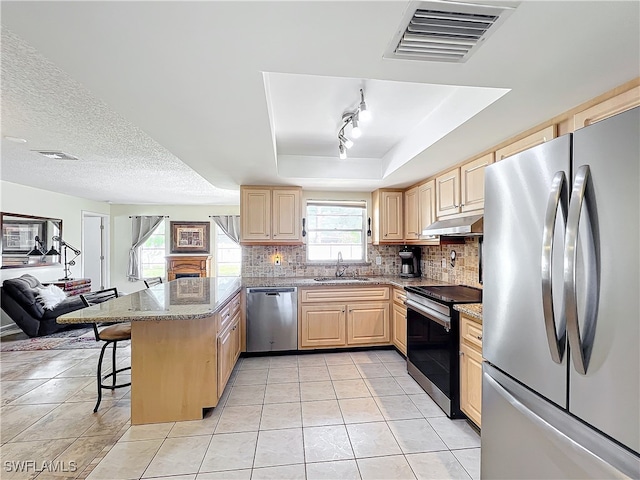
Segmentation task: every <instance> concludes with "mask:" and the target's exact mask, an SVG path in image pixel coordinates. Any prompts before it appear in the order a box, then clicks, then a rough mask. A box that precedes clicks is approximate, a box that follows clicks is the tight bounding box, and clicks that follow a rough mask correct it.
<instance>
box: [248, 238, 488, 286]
mask: <svg viewBox="0 0 640 480" xmlns="http://www.w3.org/2000/svg"><path fill="white" fill-rule="evenodd" d="M306 248H307V247H306V245H285V246H271V245H269V246H267V245H257V246H243V247H242V276H246V277H325V276H327V277H330V276H333V275H335V271H336V265H335V263H333V262H328V263H323V264H320V265H318V264H307V262H306V258H307V255H306ZM400 248H401V246H399V245H368V246H367V255H368V259H369V262H370V263H368V264H351V265H350V264H349V262H348V261H347V262H344V263H345V265H348V268H347V270H346V272H345V273H346V275H351V274H353V272H354V271H357V273H358V275H361V276H365V275H398V274H399V272H400V257H399V256H398V251H399V250H400ZM478 249H479V241H478V238H477V237H468V238H466V239H465V243H464V244H445V245H439V246H423V247H422V259H421V269H422V276H423V277H425V278H430V279H434V280H443V281H445V282H450V283H456V284H463V285H470V286H473V287H481V286H482V285H481V284H480V283H479V279H478V272H479V267H478V260H479V256H478ZM452 250H455V251H456V261H455V265H454V266H453V267H452V266H451V264H450V255H451V251H452ZM276 254H277V255H279V256H280V258H281V265H279V266H276V265H274V259H275V256H276ZM376 257H380V258H381V260H382V262H381V264H380V265H377V264H376ZM443 259H444V260H445V266H444V267H443V266H442V260H443Z"/></svg>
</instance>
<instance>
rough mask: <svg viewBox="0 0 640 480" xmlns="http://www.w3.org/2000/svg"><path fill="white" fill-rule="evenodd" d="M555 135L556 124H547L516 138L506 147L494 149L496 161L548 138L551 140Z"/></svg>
mask: <svg viewBox="0 0 640 480" xmlns="http://www.w3.org/2000/svg"><path fill="white" fill-rule="evenodd" d="M556 136H557V130H556V125H549V126H548V127H546V128H543V129H542V130H539V131H537V132H535V133H532V134H531V135H527V136H526V137H524V138H521V139H520V140H517V141H515V142H513V143H511V144H509V145H507V146H506V147H502V148H499V149H498V150H496V162H499V161H500V160H504V159H505V158H507V157H510V156H511V155H515V154H516V153H520V152H524V151H525V150H528V149H530V148H533V147H535V146H537V145H541V144H543V143H545V142H548V141H549V140H553V139H554V138H556Z"/></svg>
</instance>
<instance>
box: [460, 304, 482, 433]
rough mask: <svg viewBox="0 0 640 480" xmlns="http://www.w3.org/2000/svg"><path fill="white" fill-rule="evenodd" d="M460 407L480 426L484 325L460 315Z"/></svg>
mask: <svg viewBox="0 0 640 480" xmlns="http://www.w3.org/2000/svg"><path fill="white" fill-rule="evenodd" d="M460 409H461V410H462V411H463V412H464V413H465V414H466V415H467V416H468V417H469V418H470V419H471V420H472V421H473V422H474V423H475V424H476V425H478V426H479V427H480V426H481V418H482V325H481V324H479V323H477V322H476V321H475V320H473V319H471V318H469V317H467V316H465V315H463V314H461V315H460Z"/></svg>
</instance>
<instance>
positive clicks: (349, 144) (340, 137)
mask: <svg viewBox="0 0 640 480" xmlns="http://www.w3.org/2000/svg"><path fill="white" fill-rule="evenodd" d="M338 140H340V141H341V142H342V144H343V145H344V146H345V147H347V148H351V147H353V141H351V140H349V139H348V138H347V137H345V136H344V135H342V134H339V135H338Z"/></svg>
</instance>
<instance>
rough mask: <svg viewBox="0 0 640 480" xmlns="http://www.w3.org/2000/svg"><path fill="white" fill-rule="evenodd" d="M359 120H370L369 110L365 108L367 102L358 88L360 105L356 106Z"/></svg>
mask: <svg viewBox="0 0 640 480" xmlns="http://www.w3.org/2000/svg"><path fill="white" fill-rule="evenodd" d="M358 110H359V114H358V116H359V117H360V120H362V121H363V122H366V121H368V120H371V111H370V110H368V109H367V103H366V102H365V101H364V92H363V91H362V89H360V106H359V107H358Z"/></svg>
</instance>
